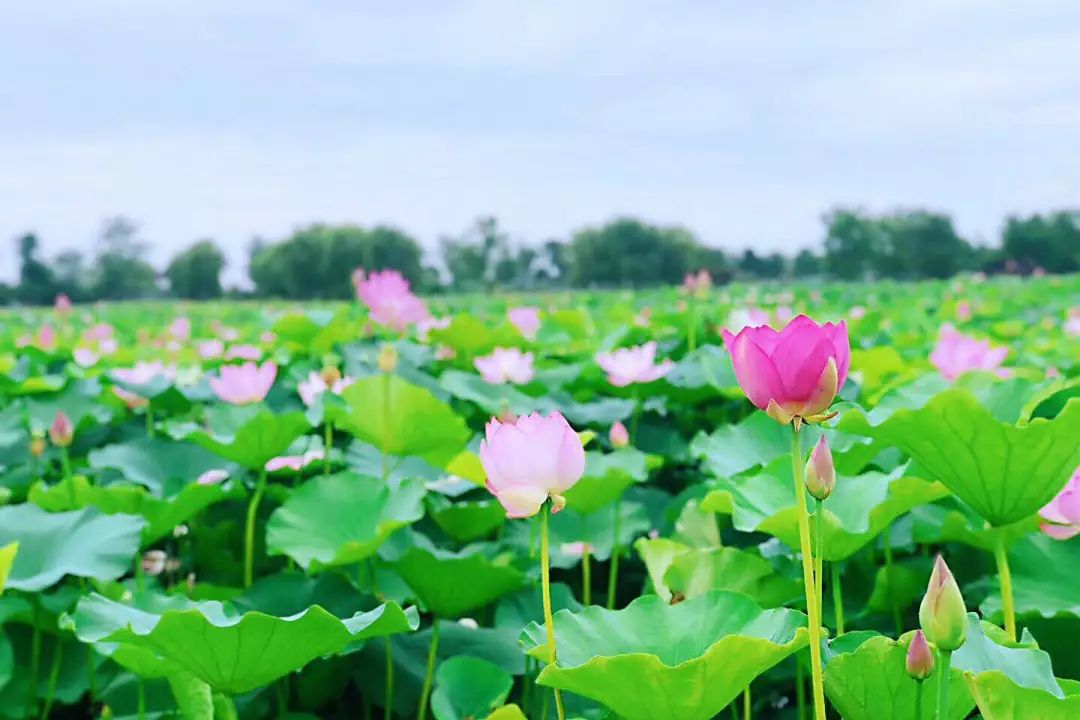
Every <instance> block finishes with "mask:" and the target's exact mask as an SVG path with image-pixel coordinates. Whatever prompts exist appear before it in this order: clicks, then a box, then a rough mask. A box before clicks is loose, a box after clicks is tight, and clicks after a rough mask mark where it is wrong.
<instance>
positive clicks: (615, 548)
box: [607, 496, 622, 610]
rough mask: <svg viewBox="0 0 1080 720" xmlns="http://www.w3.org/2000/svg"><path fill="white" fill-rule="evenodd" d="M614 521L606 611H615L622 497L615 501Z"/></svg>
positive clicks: (612, 524)
mask: <svg viewBox="0 0 1080 720" xmlns="http://www.w3.org/2000/svg"><path fill="white" fill-rule="evenodd" d="M614 507H615V519H614V520H613V521H612V523H611V566H610V567H609V568H608V588H607V609H608V610H614V609H615V591H616V589H617V588H618V586H619V555H620V554H621V549H622V548H620V547H619V531H620V527H619V526H620V525H621V521H622V496H619V497H618V498H617V499H616V500H615V506H614Z"/></svg>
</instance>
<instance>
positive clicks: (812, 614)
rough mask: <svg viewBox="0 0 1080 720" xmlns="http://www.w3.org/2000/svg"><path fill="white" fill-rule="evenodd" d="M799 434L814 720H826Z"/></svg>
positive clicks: (798, 486)
mask: <svg viewBox="0 0 1080 720" xmlns="http://www.w3.org/2000/svg"><path fill="white" fill-rule="evenodd" d="M800 440H801V438H800V437H799V431H798V430H795V432H794V433H793V434H792V436H791V475H792V480H793V481H794V484H795V505H796V507H797V508H798V515H799V546H800V553H801V555H802V568H803V590H804V592H805V594H806V611H807V612H806V614H807V618H808V621H809V622H808V625H809V631H810V671H811V680H812V682H813V687H814V718H815V720H825V685H824V682H823V678H822V672H821V624H820V623H819V621H818V618H819V617H820V616H819V615H818V607H817V593H816V590H815V588H814V569H813V567H812V566H813V563H814V558H813V555H812V554H811V552H810V517H809V514H808V513H807V510H806V487H805V479H804V477H803V474H804V472H805V467H804V466H803V462H804V459H803V456H802V448H801V444H800Z"/></svg>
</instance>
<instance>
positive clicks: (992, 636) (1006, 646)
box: [952, 613, 1065, 698]
mask: <svg viewBox="0 0 1080 720" xmlns="http://www.w3.org/2000/svg"><path fill="white" fill-rule="evenodd" d="M967 620H968V632H967V639H966V640H965V641H964V644H963V645H961V646H960V648H959V649H958V650H956V652H954V653H953V656H952V657H953V667H956V668H959V669H960V670H963V671H964V672H965V673H971V674H974V675H978V674H979V673H982V672H985V671H987V670H998V671H1000V672H1002V673H1004V674H1005V675H1006V676H1008V678H1009V679H1010V680H1012V681H1013V682H1015V683H1016V684H1017V685H1020V686H1022V687H1026V688H1035V689H1038V690H1042V691H1045V692H1047V693H1049V694H1051V695H1053V696H1054V697H1058V698H1061V697H1064V696H1065V694H1064V692H1062V690H1061V685H1060V684H1059V683H1058V681H1057V679H1056V678H1055V677H1054V671H1053V668H1052V667H1051V663H1050V655H1049V654H1047V653H1046V652H1045V651H1043V650H1040V649H1039V646H1038V645H1037V644H1036V643H1035V641H1034V639H1032V638H1031V636H1030V634H1029V633H1027V632H1025V633H1024V637H1023V638H1021V640H1020V641H1019V642H1010V641H1009V640H1008V639H1007V638H1006V637H1005V631H1004V630H1002V629H1001V628H999V627H996V626H994V625H991V624H990V623H988V622H986V621H985V620H980V619H979V616H978V615H976V614H975V613H968V616H967Z"/></svg>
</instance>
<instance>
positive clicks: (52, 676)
mask: <svg viewBox="0 0 1080 720" xmlns="http://www.w3.org/2000/svg"><path fill="white" fill-rule="evenodd" d="M63 654H64V646H63V644H61V642H60V638H59V637H57V638H56V647H55V648H54V649H53V661H52V669H51V670H49V684H48V687H47V688H46V690H45V707H43V708H42V709H41V715H40V717H41V718H42V720H45V718H48V717H49V713H50V712H52V706H53V699H54V698H55V697H56V682H57V680H59V678H60V661H61V658H62V657H63Z"/></svg>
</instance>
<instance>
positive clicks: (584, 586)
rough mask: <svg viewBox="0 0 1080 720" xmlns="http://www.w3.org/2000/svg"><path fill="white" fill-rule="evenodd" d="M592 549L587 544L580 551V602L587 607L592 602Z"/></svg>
mask: <svg viewBox="0 0 1080 720" xmlns="http://www.w3.org/2000/svg"><path fill="white" fill-rule="evenodd" d="M591 557H592V551H591V549H590V548H589V544H588V543H587V542H586V543H585V549H584V550H583V551H582V553H581V602H582V603H583V604H584V605H585V607H588V606H589V605H591V604H592V568H591V566H592V561H591Z"/></svg>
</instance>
